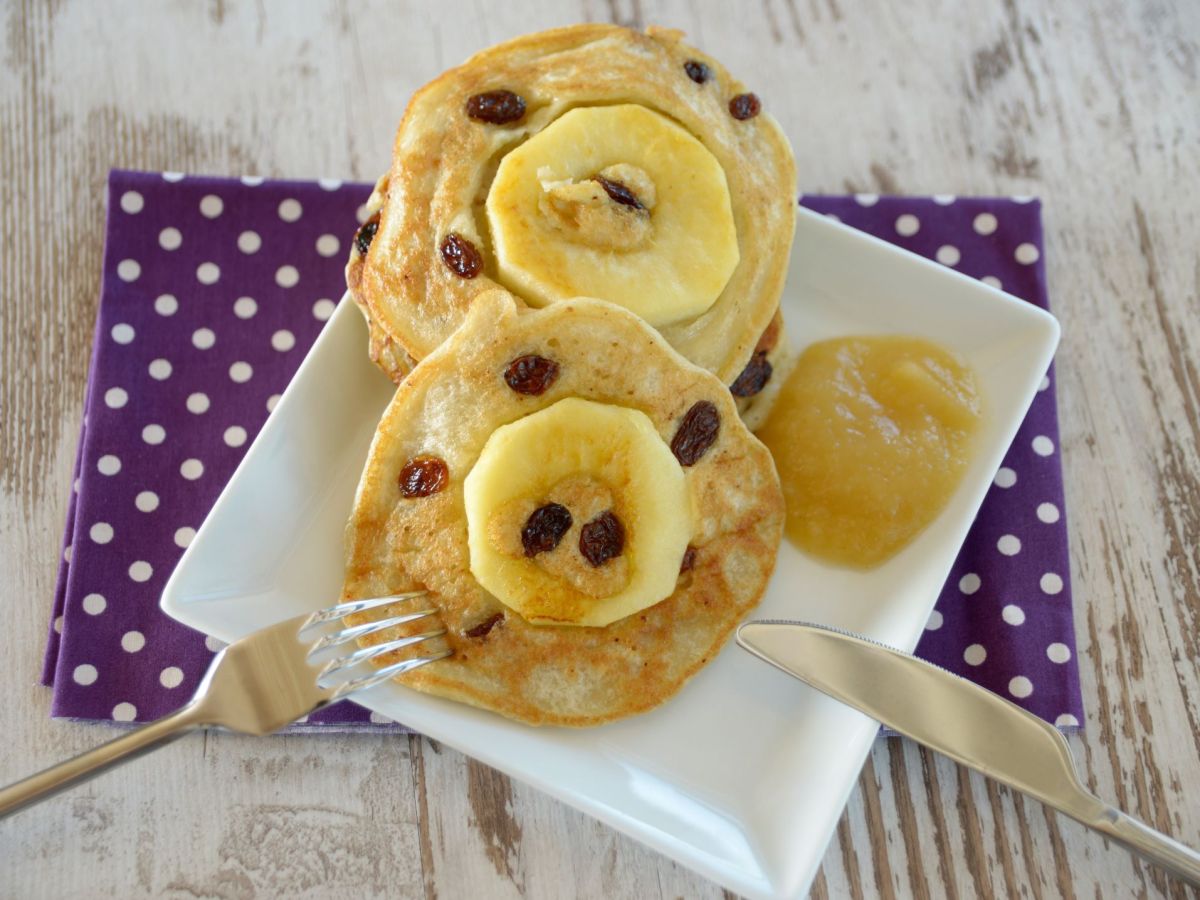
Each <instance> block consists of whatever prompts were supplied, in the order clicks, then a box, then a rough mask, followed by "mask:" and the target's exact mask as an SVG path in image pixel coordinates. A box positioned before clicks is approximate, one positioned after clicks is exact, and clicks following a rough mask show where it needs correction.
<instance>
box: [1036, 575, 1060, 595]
mask: <svg viewBox="0 0 1200 900" xmlns="http://www.w3.org/2000/svg"><path fill="white" fill-rule="evenodd" d="M1038 585H1039V587H1041V589H1042V593H1044V594H1058V593H1061V592H1062V589H1063V580H1062V576H1061V575H1057V574H1055V573H1054V572H1047V573H1046V574H1045V575H1043V576H1042V577H1041V580H1040V581H1038Z"/></svg>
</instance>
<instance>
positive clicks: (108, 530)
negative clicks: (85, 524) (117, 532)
mask: <svg viewBox="0 0 1200 900" xmlns="http://www.w3.org/2000/svg"><path fill="white" fill-rule="evenodd" d="M88 536H89V537H90V538H91V539H92V540H93V541H95V542H96V543H97V544H107V543H108V542H109V541H111V540H112V539H113V527H112V526H111V525H109V524H108V523H107V522H97V523H96V524H94V525H93V526H92V527H91V528H90V529H88Z"/></svg>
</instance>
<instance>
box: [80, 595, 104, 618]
mask: <svg viewBox="0 0 1200 900" xmlns="http://www.w3.org/2000/svg"><path fill="white" fill-rule="evenodd" d="M106 609H108V601H107V600H105V599H104V595H103V594H88V595H87V596H86V597H84V598H83V611H84V612H85V613H87V614H88V615H89V616H98V615H100V613H102V612H104V610H106Z"/></svg>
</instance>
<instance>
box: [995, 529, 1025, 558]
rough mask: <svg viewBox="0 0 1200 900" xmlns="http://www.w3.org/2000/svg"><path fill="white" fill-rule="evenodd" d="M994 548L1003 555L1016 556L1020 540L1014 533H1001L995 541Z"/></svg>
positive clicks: (1019, 548) (1019, 547) (1018, 551)
mask: <svg viewBox="0 0 1200 900" xmlns="http://www.w3.org/2000/svg"><path fill="white" fill-rule="evenodd" d="M996 549H997V550H999V551H1000V552H1001V553H1003V554H1004V555H1005V556H1016V555H1017V554H1018V553H1020V552H1021V540H1020V538H1018V537H1017V536H1016V535H1015V534H1006V535H1003V536H1002V537H1001V538H1000V540H998V541H996Z"/></svg>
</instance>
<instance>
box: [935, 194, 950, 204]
mask: <svg viewBox="0 0 1200 900" xmlns="http://www.w3.org/2000/svg"><path fill="white" fill-rule="evenodd" d="M932 200H933V202H934V203H936V204H937V205H938V206H949V205H950V204H951V203H953V202H954V200H955V197H954V195H953V194H934V195H933V197H932Z"/></svg>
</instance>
